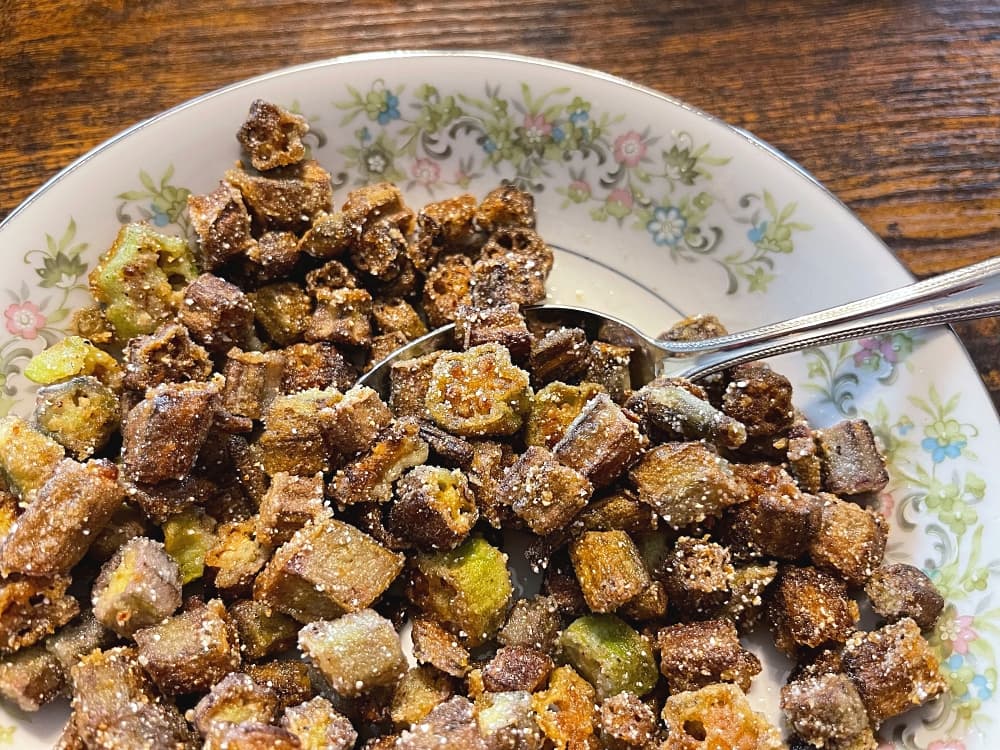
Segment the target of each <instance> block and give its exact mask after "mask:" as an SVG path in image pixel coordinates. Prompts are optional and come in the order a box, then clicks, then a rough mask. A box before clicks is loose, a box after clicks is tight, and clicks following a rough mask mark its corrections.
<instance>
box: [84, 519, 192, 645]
mask: <svg viewBox="0 0 1000 750" xmlns="http://www.w3.org/2000/svg"><path fill="white" fill-rule="evenodd" d="M91 598H92V602H93V605H94V616H95V617H96V618H97V619H98V621H99V622H100V623H101V624H102V625H104V627H106V628H109V629H111V630H113V631H115V632H116V633H118V634H119V635H122V636H130V635H132V634H133V633H135V631H136V630H139V629H140V628H145V627H149V626H150V625H155V624H156V623H158V622H160V621H161V620H162V619H163V618H164V617H169V616H170V615H172V614H173V613H174V612H175V611H176V610H177V608H178V607H180V606H181V578H180V571H179V570H178V568H177V563H176V562H174V560H173V558H172V557H170V555H168V554H167V553H166V551H165V550H164V549H163V545H162V544H160V543H159V542H155V541H153V540H152V539H148V538H147V537H141V536H140V537H135V538H134V539H130V540H129V541H128V542H127V543H126V544H125V545H124V546H123V547H121V549H119V550H118V552H116V553H115V556H114V557H112V558H111V559H110V560H108V562H107V563H105V564H104V567H102V568H101V573H100V575H99V576H97V580H96V581H94V588H93V591H92V594H91Z"/></svg>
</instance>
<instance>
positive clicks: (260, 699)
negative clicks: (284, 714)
mask: <svg viewBox="0 0 1000 750" xmlns="http://www.w3.org/2000/svg"><path fill="white" fill-rule="evenodd" d="M277 715H278V697H277V695H275V692H274V691H273V690H271V688H269V687H267V686H266V685H260V684H258V683H256V682H254V680H253V679H252V678H251V677H250V676H249V675H247V674H243V673H242V672H230V673H229V674H227V675H226V676H225V677H223V678H222V679H221V680H220V681H219V682H217V683H216V684H215V685H214V686H212V689H211V691H209V692H208V694H207V695H205V696H204V697H203V698H202V699H201V700H200V701H198V703H197V705H195V707H194V709H192V710H191V711H189V712H188V715H187V716H188V721H190V722H191V723H192V724H194V726H195V728H196V729H197V730H198V731H199V732H200V733H201V735H202V737H206V738H207V737H211V736H213V735H219V734H221V733H222V731H224V730H225V729H226V727H228V726H232V725H235V724H242V723H245V722H260V723H262V724H270V723H271V722H272V721H274V720H275V718H277Z"/></svg>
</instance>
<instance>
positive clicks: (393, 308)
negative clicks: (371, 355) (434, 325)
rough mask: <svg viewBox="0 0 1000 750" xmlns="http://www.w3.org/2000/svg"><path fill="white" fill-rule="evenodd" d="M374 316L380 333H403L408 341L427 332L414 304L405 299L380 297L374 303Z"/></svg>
mask: <svg viewBox="0 0 1000 750" xmlns="http://www.w3.org/2000/svg"><path fill="white" fill-rule="evenodd" d="M372 317H373V318H374V319H375V326H376V327H377V328H378V331H379V333H393V332H397V331H398V332H400V333H402V334H403V335H404V336H405V337H406V340H407V341H412V340H413V339H416V338H420V337H421V336H423V335H424V334H425V333H427V326H426V325H424V321H422V320H421V319H420V315H418V314H417V311H416V310H415V309H413V305H411V304H410V303H409V302H407V301H406V300H403V299H398V298H391V299H379V300H376V301H375V302H374V303H373V305H372Z"/></svg>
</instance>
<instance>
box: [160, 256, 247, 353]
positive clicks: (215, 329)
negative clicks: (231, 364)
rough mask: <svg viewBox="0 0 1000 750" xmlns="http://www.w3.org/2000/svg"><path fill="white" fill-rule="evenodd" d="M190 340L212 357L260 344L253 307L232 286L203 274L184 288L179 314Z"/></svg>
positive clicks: (222, 280)
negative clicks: (189, 334)
mask: <svg viewBox="0 0 1000 750" xmlns="http://www.w3.org/2000/svg"><path fill="white" fill-rule="evenodd" d="M178 318H179V319H180V322H181V323H183V324H184V326H185V327H186V328H187V329H188V330H189V331H190V332H191V337H192V338H193V339H194V340H195V341H197V342H198V343H199V344H201V345H202V346H203V347H205V348H206V349H208V350H209V351H210V352H213V353H215V354H225V353H226V352H228V351H229V350H230V349H232V348H233V347H234V346H235V347H240V348H244V349H247V348H251V347H253V346H254V345H259V342H258V341H257V336H256V334H255V333H254V328H253V306H252V305H251V304H250V300H249V298H248V297H247V296H246V295H245V294H244V293H243V290H242V289H240V288H239V287H238V286H236V285H235V284H231V283H230V282H228V281H226V280H225V279H222V278H219V277H218V276H215V275H214V274H211V273H203V274H202V275H201V276H199V277H198V278H197V279H195V280H194V281H192V282H191V283H190V284H188V285H187V288H186V289H185V290H184V302H183V304H181V308H180V311H179V313H178Z"/></svg>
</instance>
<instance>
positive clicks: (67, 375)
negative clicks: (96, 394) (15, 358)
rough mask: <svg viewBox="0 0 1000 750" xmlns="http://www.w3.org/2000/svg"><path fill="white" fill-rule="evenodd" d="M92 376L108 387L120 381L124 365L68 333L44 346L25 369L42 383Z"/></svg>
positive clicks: (82, 339)
mask: <svg viewBox="0 0 1000 750" xmlns="http://www.w3.org/2000/svg"><path fill="white" fill-rule="evenodd" d="M84 376H93V377H94V378H95V379H96V380H97V381H98V382H99V383H101V384H103V385H105V386H112V387H116V386H118V385H120V384H121V379H122V371H121V366H120V365H119V364H118V362H117V361H116V360H115V358H114V357H112V356H111V355H110V354H108V353H107V352H106V351H104V350H103V349H99V348H98V347H96V346H94V345H93V344H92V343H91V342H90V341H88V340H87V339H85V338H83V337H82V336H67V337H66V338H64V339H62V340H61V341H57V342H56V343H54V344H53V345H52V346H50V347H48V348H46V349H43V350H42V351H40V352H39V353H38V354H36V355H35V356H34V357H32V358H31V360H30V361H29V362H28V364H27V365H26V366H25V368H24V377H26V378H28V380H33V381H34V382H36V383H38V384H39V385H54V384H55V383H62V382H65V381H67V380H70V379H72V378H77V377H84Z"/></svg>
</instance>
